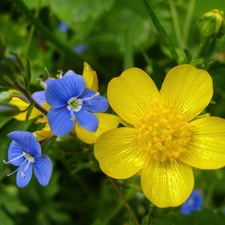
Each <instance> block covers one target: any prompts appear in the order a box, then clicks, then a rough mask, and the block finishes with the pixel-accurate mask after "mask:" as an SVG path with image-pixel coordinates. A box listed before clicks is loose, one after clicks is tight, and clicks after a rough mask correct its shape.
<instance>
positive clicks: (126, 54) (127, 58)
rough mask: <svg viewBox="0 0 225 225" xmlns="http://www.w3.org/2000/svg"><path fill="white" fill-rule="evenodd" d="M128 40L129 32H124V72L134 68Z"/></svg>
mask: <svg viewBox="0 0 225 225" xmlns="http://www.w3.org/2000/svg"><path fill="white" fill-rule="evenodd" d="M130 39H131V38H130V35H129V31H128V30H126V31H125V32H124V46H125V51H124V68H123V69H124V70H125V69H128V68H131V67H133V66H134V59H133V46H132V43H131V40H130Z"/></svg>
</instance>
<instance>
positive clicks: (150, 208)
mask: <svg viewBox="0 0 225 225" xmlns="http://www.w3.org/2000/svg"><path fill="white" fill-rule="evenodd" d="M154 208H155V206H154V205H153V204H152V203H150V206H149V213H148V222H147V225H150V224H151V219H152V213H153V210H154Z"/></svg>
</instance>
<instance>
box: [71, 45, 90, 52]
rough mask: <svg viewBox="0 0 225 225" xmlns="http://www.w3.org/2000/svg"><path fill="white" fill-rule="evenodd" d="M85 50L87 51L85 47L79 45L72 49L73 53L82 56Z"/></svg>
mask: <svg viewBox="0 0 225 225" xmlns="http://www.w3.org/2000/svg"><path fill="white" fill-rule="evenodd" d="M86 50H87V46H86V45H85V44H79V45H75V46H74V47H73V51H75V52H76V53H78V54H82V53H83V52H85V51H86Z"/></svg>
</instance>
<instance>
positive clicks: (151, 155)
mask: <svg viewBox="0 0 225 225" xmlns="http://www.w3.org/2000/svg"><path fill="white" fill-rule="evenodd" d="M41 85H42V86H43V87H44V90H42V91H38V92H35V93H33V94H32V97H33V99H34V100H35V101H36V102H37V103H38V104H39V105H40V106H41V107H43V108H44V109H45V110H46V112H47V113H46V115H43V113H42V112H40V111H38V109H33V110H32V112H31V113H30V115H29V118H34V117H37V116H41V117H39V118H38V120H37V122H42V123H45V127H44V128H43V129H42V130H40V131H36V132H34V133H33V134H32V133H30V132H27V131H14V132H12V133H10V134H9V135H8V136H9V137H10V138H11V139H12V140H13V141H12V143H11V145H10V147H9V151H8V160H9V161H8V162H6V161H4V162H5V163H6V164H12V165H14V166H18V168H17V169H16V170H15V171H14V172H12V173H10V174H9V175H11V174H13V173H15V172H17V171H18V172H17V185H18V187H21V188H22V187H24V186H26V185H27V184H28V183H29V181H30V179H31V175H32V168H33V169H34V173H35V176H36V177H37V179H38V181H39V183H40V184H41V185H43V186H46V185H47V184H48V182H49V180H50V177H51V174H52V162H51V159H50V158H49V156H47V155H45V154H42V153H41V146H40V144H39V143H38V141H37V140H39V141H41V140H44V139H47V138H52V137H53V136H56V137H62V136H65V135H69V134H70V135H72V136H73V135H74V134H75V135H76V136H77V137H78V138H80V139H81V140H82V141H84V142H86V143H88V144H93V143H94V155H95V157H96V159H97V160H98V162H99V165H100V168H101V170H102V171H103V172H104V173H105V174H107V175H108V176H109V177H112V178H116V179H126V178H129V177H131V176H133V175H135V174H137V173H140V178H141V186H142V190H143V193H144V195H145V196H146V197H147V198H148V199H149V200H150V201H151V202H152V203H153V204H154V205H156V206H158V207H169V206H178V205H181V204H182V203H183V202H185V201H186V200H187V199H188V197H189V196H190V194H191V192H192V190H193V188H194V176H193V172H192V167H194V168H199V169H218V168H221V167H223V166H224V161H225V154H224V152H225V141H224V135H225V120H224V119H221V118H219V117H211V116H209V115H207V114H206V115H201V116H199V114H200V113H201V112H202V111H203V110H204V109H205V108H206V106H207V105H208V104H209V102H210V100H211V98H212V94H213V84H212V79H211V77H210V75H209V74H208V73H207V72H206V71H205V70H202V69H197V68H195V67H194V66H192V65H188V64H183V65H179V66H176V67H174V68H173V69H172V70H170V71H169V72H168V74H167V76H166V78H165V80H164V82H163V84H162V88H161V90H160V91H159V90H158V89H157V88H156V86H155V84H154V82H153V80H152V79H151V78H150V77H149V76H148V74H146V73H145V72H144V71H143V70H141V69H139V68H130V69H127V70H125V71H124V72H123V73H122V74H121V76H119V77H117V78H113V79H112V80H111V81H110V82H109V85H108V90H107V95H108V99H109V103H110V106H111V107H112V109H113V110H114V111H115V112H116V113H117V114H118V116H116V115H112V114H107V113H104V112H105V111H106V110H107V109H108V100H107V99H106V98H105V97H103V96H101V95H100V93H99V92H98V80H97V75H96V73H95V71H93V70H92V69H91V67H90V66H89V65H88V64H87V63H85V64H84V71H83V76H82V75H78V74H76V73H75V72H73V71H72V70H69V71H68V72H66V73H65V74H64V76H63V73H62V72H61V71H60V73H59V75H58V78H53V77H49V78H48V79H47V80H45V81H43V80H41ZM11 93H15V91H13V90H12V91H11ZM18 96H19V95H14V94H12V98H10V99H11V100H10V102H9V103H10V104H16V105H17V106H18V107H20V108H21V109H23V108H26V107H27V106H28V105H29V104H28V103H26V102H24V101H23V100H22V98H18ZM26 113H27V112H23V113H21V114H19V115H16V116H15V118H16V119H19V120H24V118H27V115H26ZM119 122H121V125H122V124H123V125H124V126H120V127H118V125H119ZM9 175H8V176H9ZM190 202H192V200H190ZM185 204H188V203H185ZM185 204H184V205H183V206H182V210H181V211H182V212H183V213H184V214H188V210H187V209H185Z"/></svg>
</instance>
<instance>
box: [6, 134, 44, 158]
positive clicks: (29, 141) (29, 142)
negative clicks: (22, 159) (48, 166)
mask: <svg viewBox="0 0 225 225" xmlns="http://www.w3.org/2000/svg"><path fill="white" fill-rule="evenodd" d="M8 137H10V138H11V139H12V140H14V141H15V142H16V143H17V144H18V145H19V146H20V147H21V149H22V151H24V152H26V153H28V154H29V155H31V156H33V157H34V156H36V157H38V156H41V146H40V144H39V143H38V141H37V140H36V138H35V137H34V135H33V134H32V133H30V132H28V131H13V132H11V133H9V134H8ZM11 151H12V150H11ZM10 157H11V156H10Z"/></svg>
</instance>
